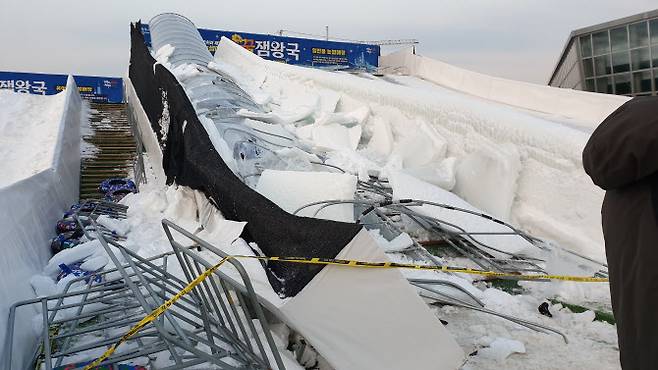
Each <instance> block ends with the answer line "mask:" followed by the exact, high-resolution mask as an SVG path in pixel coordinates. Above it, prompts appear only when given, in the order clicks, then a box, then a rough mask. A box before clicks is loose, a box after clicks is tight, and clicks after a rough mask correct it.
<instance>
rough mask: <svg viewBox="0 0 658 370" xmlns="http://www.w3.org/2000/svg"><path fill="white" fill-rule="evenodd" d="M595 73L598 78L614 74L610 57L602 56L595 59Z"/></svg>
mask: <svg viewBox="0 0 658 370" xmlns="http://www.w3.org/2000/svg"><path fill="white" fill-rule="evenodd" d="M594 71H595V72H596V75H597V76H602V75H609V74H610V73H611V72H612V68H611V67H610V55H609V54H608V55H601V56H600V57H594Z"/></svg>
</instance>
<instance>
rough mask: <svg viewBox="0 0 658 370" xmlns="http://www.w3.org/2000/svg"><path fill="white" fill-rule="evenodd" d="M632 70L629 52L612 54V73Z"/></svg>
mask: <svg viewBox="0 0 658 370" xmlns="http://www.w3.org/2000/svg"><path fill="white" fill-rule="evenodd" d="M630 70H631V60H630V57H629V56H628V51H622V52H621V53H614V54H612V71H613V72H614V73H621V72H628V71H630Z"/></svg>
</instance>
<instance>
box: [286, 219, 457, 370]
mask: <svg viewBox="0 0 658 370" xmlns="http://www.w3.org/2000/svg"><path fill="white" fill-rule="evenodd" d="M336 258H340V259H355V260H360V261H368V262H383V261H387V260H388V258H387V257H386V255H385V254H384V252H383V251H382V250H381V249H380V248H379V247H378V246H377V245H376V243H375V241H374V240H373V239H372V237H371V236H370V234H369V233H368V232H367V231H366V230H365V229H364V230H361V231H360V232H359V233H358V234H357V235H356V236H355V237H354V239H352V241H351V242H350V243H349V244H348V245H347V246H346V247H345V248H344V249H343V250H342V251H341V252H340V253H339V254H338V256H337V257H336ZM280 310H281V312H282V313H283V314H284V315H285V316H286V318H287V323H288V324H289V325H292V326H293V327H294V328H295V329H296V330H297V331H298V332H299V333H301V334H302V335H303V336H304V337H305V338H306V339H307V340H308V342H309V343H311V345H312V346H313V347H314V348H315V349H316V350H317V351H318V352H319V353H320V354H321V355H322V356H323V357H324V358H325V359H326V360H327V361H328V362H329V363H330V364H331V365H332V366H333V367H334V368H335V369H337V370H363V369H377V370H387V369H390V370H400V369H414V370H425V369H434V370H454V369H457V368H459V367H460V366H461V365H462V363H463V361H464V352H463V351H462V349H461V348H460V347H459V345H457V343H456V342H455V341H454V339H453V338H452V335H451V334H450V333H449V332H448V330H447V329H446V328H444V327H443V325H442V324H441V322H440V321H439V319H438V318H437V317H436V316H435V315H434V314H433V313H432V311H431V310H430V309H429V308H428V306H427V305H426V304H425V302H423V300H422V299H421V298H420V297H419V296H418V294H417V293H416V291H415V289H414V288H412V287H411V285H409V283H408V282H407V281H406V280H405V279H404V277H403V276H402V274H401V273H400V271H399V270H396V269H369V268H362V269H361V268H349V267H341V266H325V267H324V269H322V271H321V272H320V273H319V274H317V275H316V276H315V278H313V280H311V282H310V283H309V284H308V285H306V287H304V289H303V290H302V291H301V292H299V293H298V294H297V295H296V296H295V297H294V298H292V299H290V300H289V301H287V302H286V303H285V304H284V305H283V306H282V307H280Z"/></svg>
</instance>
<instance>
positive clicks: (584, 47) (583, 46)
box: [580, 35, 592, 58]
mask: <svg viewBox="0 0 658 370" xmlns="http://www.w3.org/2000/svg"><path fill="white" fill-rule="evenodd" d="M580 53H581V54H582V55H583V57H585V58H586V57H591V56H592V41H591V40H590V36H589V35H587V36H580Z"/></svg>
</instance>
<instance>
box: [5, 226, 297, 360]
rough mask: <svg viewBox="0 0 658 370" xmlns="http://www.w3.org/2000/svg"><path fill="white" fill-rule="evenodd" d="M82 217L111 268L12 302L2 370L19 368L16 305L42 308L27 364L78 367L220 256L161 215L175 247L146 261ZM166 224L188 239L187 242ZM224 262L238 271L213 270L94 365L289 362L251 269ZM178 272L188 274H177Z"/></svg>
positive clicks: (115, 340) (95, 356) (205, 243)
mask: <svg viewBox="0 0 658 370" xmlns="http://www.w3.org/2000/svg"><path fill="white" fill-rule="evenodd" d="M86 222H88V225H87V229H88V231H87V232H88V233H89V234H94V237H95V238H96V239H97V240H98V241H99V242H100V244H101V245H102V247H103V249H104V250H105V251H106V252H107V254H108V256H109V257H110V260H111V261H112V263H113V264H114V266H115V267H113V268H109V269H105V270H102V271H99V272H96V273H91V274H89V275H85V276H79V277H75V278H72V279H71V280H69V281H68V282H67V283H66V285H65V287H64V288H63V291H62V292H61V293H59V294H55V295H50V296H45V297H39V298H35V299H31V300H25V301H21V302H17V303H15V304H14V305H12V306H11V308H10V312H9V321H8V323H9V324H8V330H7V334H6V338H7V340H6V346H5V349H4V350H5V351H4V356H3V358H4V362H3V364H2V368H3V369H12V368H18V366H17V364H14V363H12V361H13V359H12V353H13V351H14V350H16V348H14V336H15V330H16V318H17V312H18V311H19V310H27V309H29V307H36V306H38V307H40V309H41V313H42V317H41V324H42V332H41V336H40V340H39V343H40V345H39V348H38V349H37V350H36V351H35V353H34V355H33V357H32V361H33V362H32V363H35V364H36V365H37V366H38V367H41V366H43V368H44V369H46V370H51V369H53V368H54V367H57V366H62V365H71V367H70V368H71V369H76V368H82V367H84V366H85V364H86V363H88V362H89V361H93V360H95V359H96V358H97V357H98V356H99V355H100V354H102V353H103V352H105V351H106V350H108V349H109V348H111V347H112V346H113V345H115V344H116V343H118V342H119V341H120V340H121V338H122V337H123V335H124V334H125V333H126V332H128V331H129V330H130V328H131V327H132V326H133V325H135V324H137V323H138V322H139V321H140V320H142V319H143V318H144V317H145V316H147V315H149V314H150V313H151V312H152V311H153V310H154V309H156V308H157V307H159V306H160V305H162V304H163V303H164V302H167V301H168V300H169V299H171V298H172V297H173V296H174V295H176V294H177V293H178V292H180V291H181V290H183V288H184V287H185V286H187V285H188V283H189V282H191V281H192V280H193V279H195V278H196V277H197V276H198V275H199V274H201V273H203V272H204V271H205V270H206V269H207V268H209V267H211V266H212V264H211V261H209V260H208V258H214V257H215V256H216V258H218V259H221V258H223V256H225V254H223V253H222V252H221V251H219V250H218V249H216V248H215V247H213V246H212V245H210V244H209V243H207V242H205V241H203V240H202V239H200V238H198V237H196V236H195V235H193V234H191V233H189V232H188V231H186V230H184V229H182V228H181V227H180V226H177V225H175V224H173V223H171V222H169V221H166V220H165V221H163V227H164V229H165V233H166V234H167V237H168V238H169V241H170V243H171V246H172V248H173V251H171V252H168V253H164V254H160V255H157V256H154V257H150V258H144V257H142V256H140V255H138V254H137V253H136V252H134V251H132V250H130V249H129V248H126V247H124V246H122V245H121V244H119V243H117V242H116V241H114V240H111V239H108V238H106V237H105V236H104V234H103V232H102V230H101V228H99V227H98V225H96V224H95V222H94V221H93V217H87V218H86ZM89 229H91V231H89ZM172 231H175V232H176V233H177V235H179V234H181V235H183V236H184V237H185V238H187V239H189V240H191V241H192V242H193V243H194V245H193V246H183V245H182V244H181V243H180V242H178V241H177V240H176V239H175V238H174V237H173V235H172ZM174 256H175V257H176V258H174V259H172V257H174ZM228 264H230V265H231V267H232V268H233V270H234V271H235V272H236V274H233V277H228V276H227V275H225V274H223V273H219V272H215V273H213V274H212V275H211V276H209V277H208V278H206V279H205V280H204V281H203V282H202V283H201V284H199V285H198V286H197V287H196V288H194V289H193V290H192V291H191V292H190V293H189V294H187V295H184V296H182V297H181V298H180V299H178V300H176V301H175V302H174V303H173V304H171V306H170V307H169V308H168V309H167V310H166V311H165V313H164V314H163V315H161V316H160V317H158V318H157V319H155V320H154V321H153V322H152V323H151V324H149V325H147V326H146V327H144V328H143V329H142V330H141V331H139V332H137V333H136V334H135V335H133V336H131V337H130V338H128V339H127V340H126V341H125V342H124V343H123V344H121V345H120V346H118V347H117V348H116V351H115V352H114V353H113V354H112V355H110V356H109V357H108V358H107V359H105V360H104V361H103V362H102V363H101V364H100V365H99V366H102V365H109V364H117V363H121V362H126V361H131V363H133V364H139V365H143V366H146V367H148V368H153V367H157V368H159V369H183V368H189V367H197V368H198V366H210V365H213V366H214V367H215V368H218V369H237V368H240V369H245V368H246V369H285V366H284V364H283V361H282V358H281V355H280V353H279V351H278V349H277V347H276V345H275V342H274V339H273V337H272V334H271V332H270V329H269V325H268V322H267V320H266V318H265V315H264V311H263V308H262V307H261V304H260V303H259V302H258V297H257V296H256V293H255V292H254V289H253V286H252V284H251V281H250V279H249V276H248V275H247V273H246V271H245V269H244V268H243V267H242V265H241V264H240V263H239V262H238V261H235V260H230V261H229V262H228V263H227V265H228ZM108 266H110V265H108ZM180 270H182V271H183V275H184V276H179V275H180V274H179V273H174V271H178V272H180ZM186 280H187V281H186Z"/></svg>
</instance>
